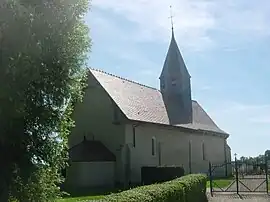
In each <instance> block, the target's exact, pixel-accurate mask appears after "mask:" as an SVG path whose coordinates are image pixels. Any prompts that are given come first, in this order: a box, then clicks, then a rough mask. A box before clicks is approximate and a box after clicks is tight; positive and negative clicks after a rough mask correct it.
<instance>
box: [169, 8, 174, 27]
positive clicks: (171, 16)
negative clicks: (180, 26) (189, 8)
mask: <svg viewBox="0 0 270 202" xmlns="http://www.w3.org/2000/svg"><path fill="white" fill-rule="evenodd" d="M170 14H171V15H170V17H169V18H170V19H171V24H172V32H173V17H174V16H173V14H172V6H170Z"/></svg>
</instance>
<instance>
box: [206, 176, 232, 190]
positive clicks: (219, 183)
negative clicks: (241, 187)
mask: <svg viewBox="0 0 270 202" xmlns="http://www.w3.org/2000/svg"><path fill="white" fill-rule="evenodd" d="M231 182H232V178H220V179H214V180H213V183H212V186H213V187H214V188H218V187H220V188H225V187H227V186H229V185H230V184H231ZM206 187H207V188H210V181H209V180H208V181H207V184H206Z"/></svg>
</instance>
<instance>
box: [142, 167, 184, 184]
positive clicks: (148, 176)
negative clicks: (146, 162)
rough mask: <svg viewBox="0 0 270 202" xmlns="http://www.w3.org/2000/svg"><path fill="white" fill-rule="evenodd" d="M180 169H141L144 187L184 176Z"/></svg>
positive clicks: (182, 170)
mask: <svg viewBox="0 0 270 202" xmlns="http://www.w3.org/2000/svg"><path fill="white" fill-rule="evenodd" d="M184 173H185V171H184V168H182V167H173V166H170V167H161V166H158V167H142V168H141V176H142V183H143V184H144V185H149V184H154V183H160V182H165V181H169V180H173V179H176V178H179V177H182V176H183V175H184Z"/></svg>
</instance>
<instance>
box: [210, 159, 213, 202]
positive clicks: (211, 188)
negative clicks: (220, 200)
mask: <svg viewBox="0 0 270 202" xmlns="http://www.w3.org/2000/svg"><path fill="white" fill-rule="evenodd" d="M212 180H213V178H212V165H211V162H210V161H209V182H210V193H211V196H212V197H213V184H212Z"/></svg>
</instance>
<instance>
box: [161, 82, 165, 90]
mask: <svg viewBox="0 0 270 202" xmlns="http://www.w3.org/2000/svg"><path fill="white" fill-rule="evenodd" d="M161 88H162V89H164V88H165V82H164V81H163V80H162V81H161Z"/></svg>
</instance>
